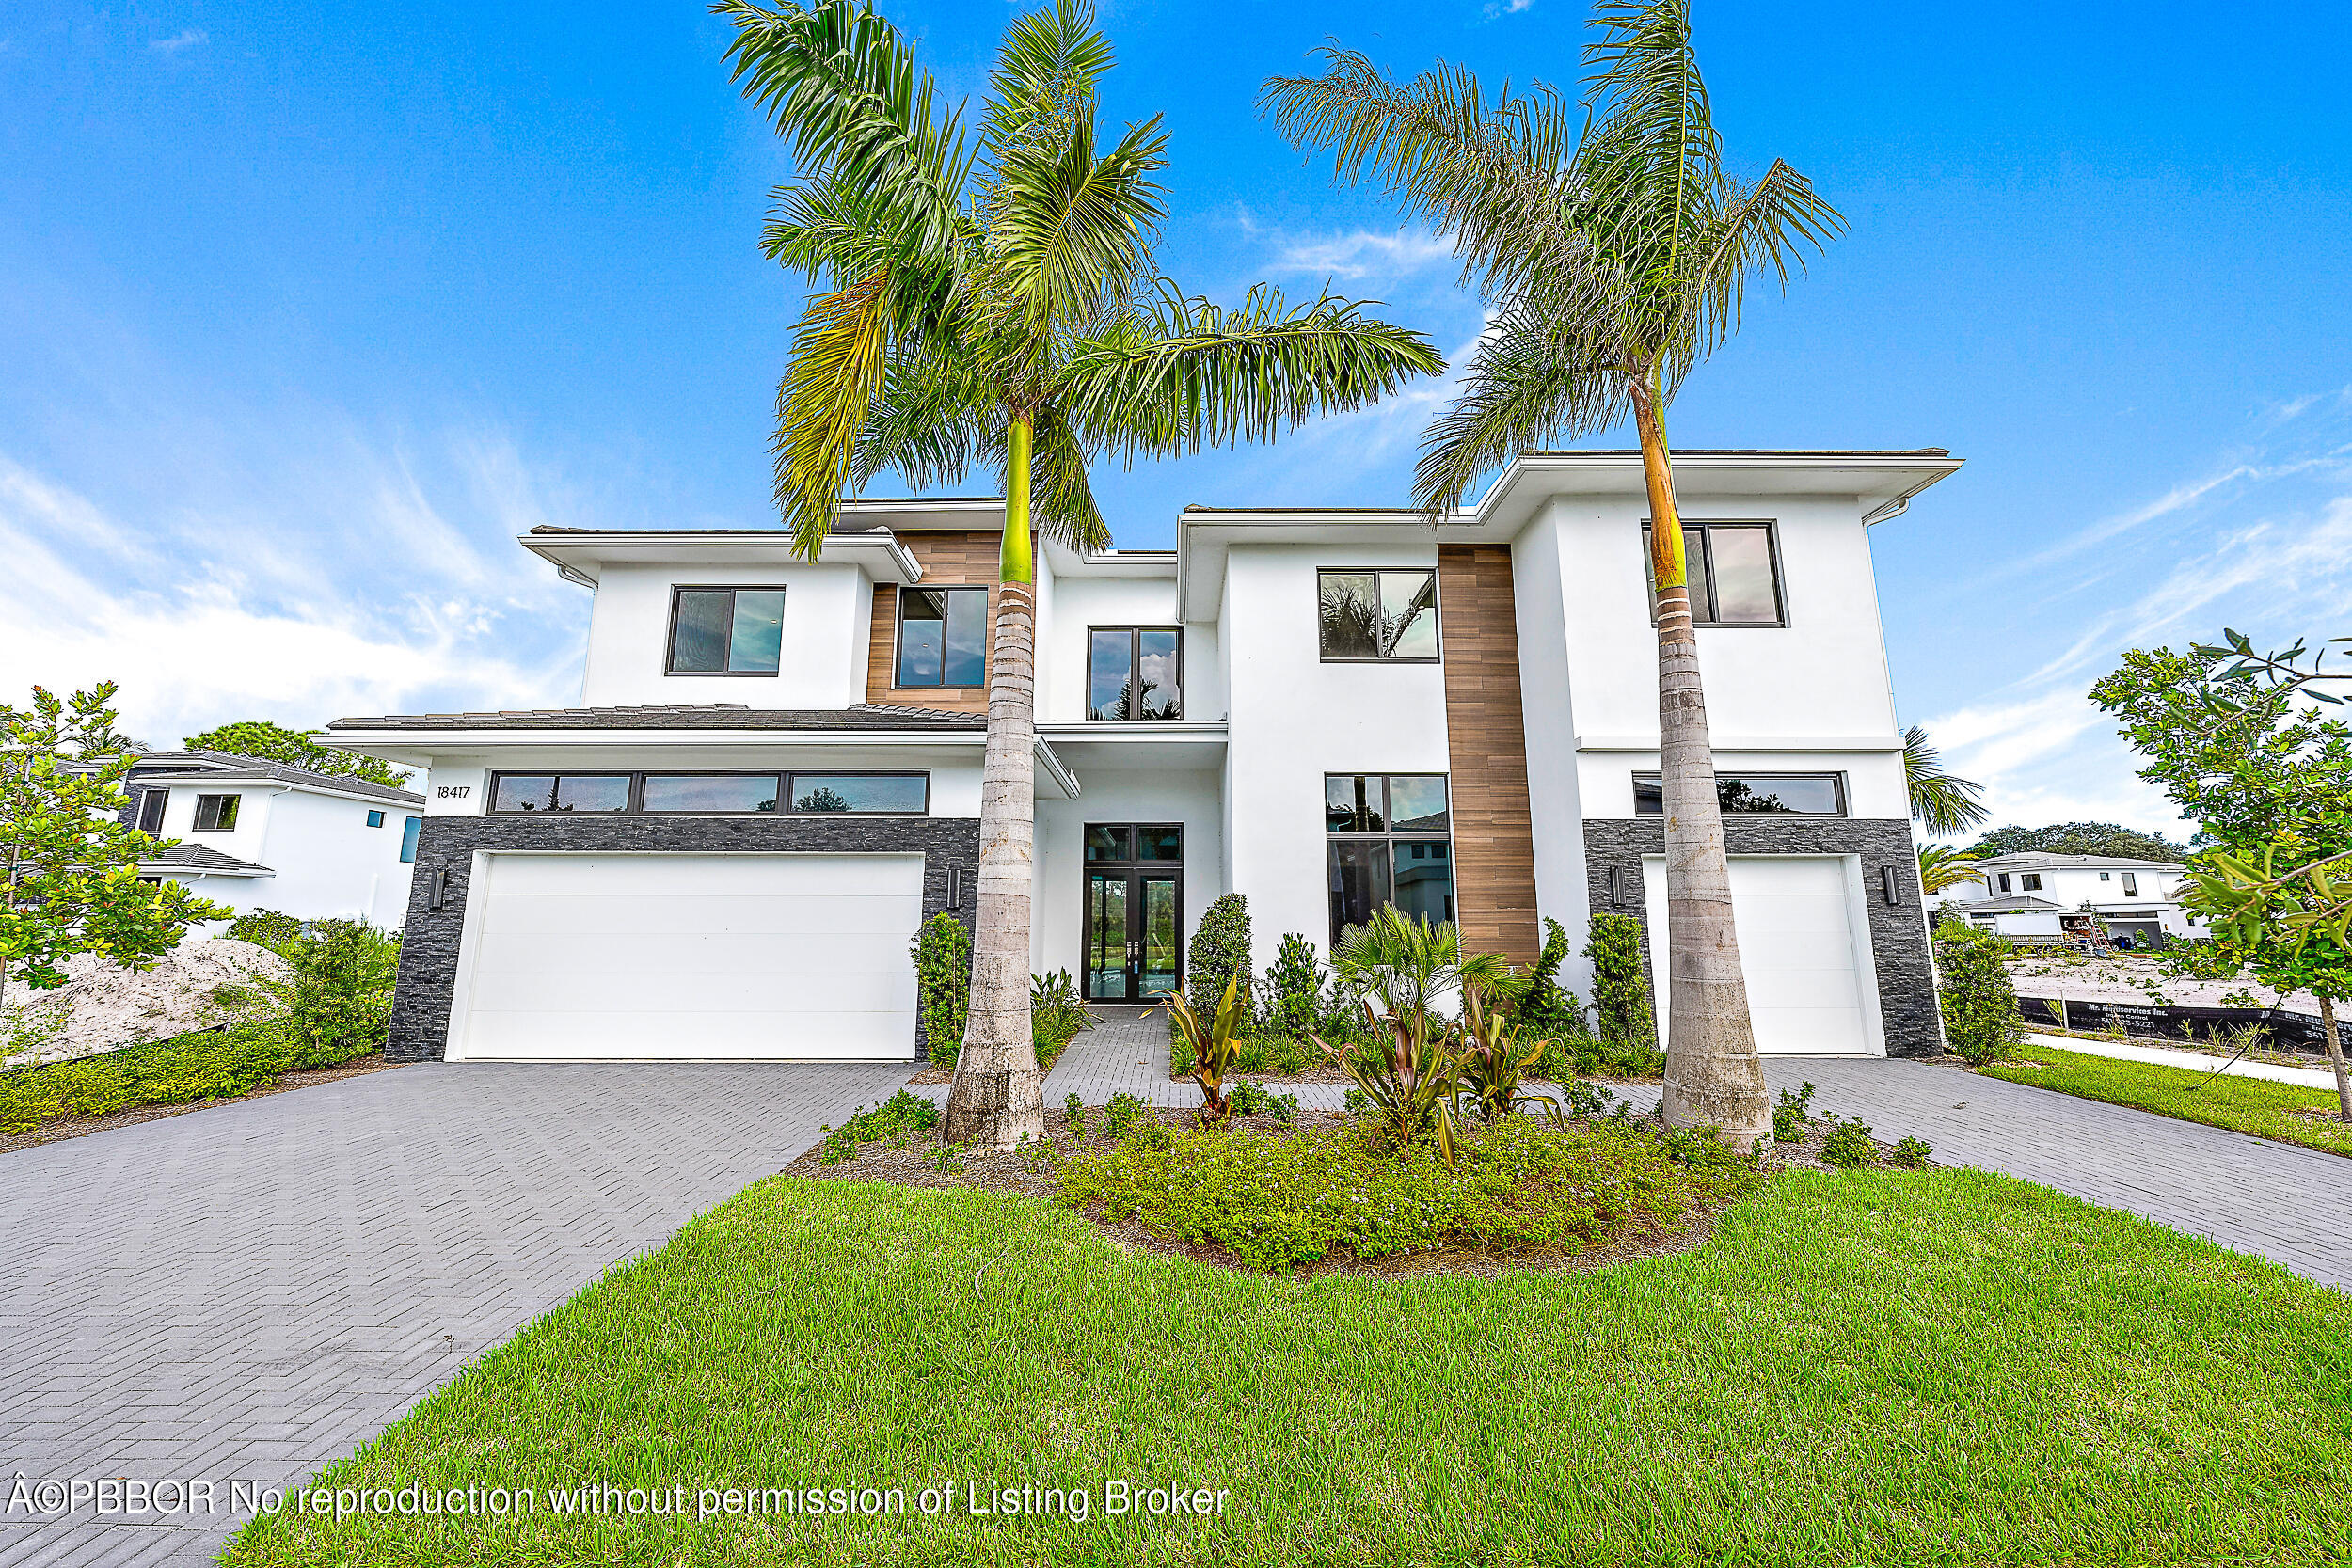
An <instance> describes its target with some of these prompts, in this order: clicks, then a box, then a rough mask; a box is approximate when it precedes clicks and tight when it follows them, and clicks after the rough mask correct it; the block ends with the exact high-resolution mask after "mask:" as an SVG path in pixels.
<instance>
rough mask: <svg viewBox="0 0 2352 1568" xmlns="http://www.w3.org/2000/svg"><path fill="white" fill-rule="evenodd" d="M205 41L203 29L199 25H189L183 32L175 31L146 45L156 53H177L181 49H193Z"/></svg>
mask: <svg viewBox="0 0 2352 1568" xmlns="http://www.w3.org/2000/svg"><path fill="white" fill-rule="evenodd" d="M205 41H206V40H205V36H204V30H203V29H202V28H201V27H190V28H189V29H187V30H186V31H185V32H183V33H175V34H173V35H172V36H171V37H169V38H167V39H156V40H153V41H152V42H151V43H149V44H148V46H147V47H148V48H150V49H151V50H153V51H154V52H155V53H156V54H158V55H177V54H179V53H180V52H181V51H182V50H185V49H194V48H196V47H197V46H198V45H199V44H201V43H203V42H205Z"/></svg>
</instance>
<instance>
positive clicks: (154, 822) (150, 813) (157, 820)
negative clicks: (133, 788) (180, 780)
mask: <svg viewBox="0 0 2352 1568" xmlns="http://www.w3.org/2000/svg"><path fill="white" fill-rule="evenodd" d="M169 800H171V791H170V790H168V789H143V790H141V791H140V792H139V832H143V833H145V834H146V835H147V836H148V837H150V838H161V837H163V836H164V807H165V805H166V804H167V802H168V801H169Z"/></svg>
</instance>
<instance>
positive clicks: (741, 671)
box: [670, 588, 784, 675]
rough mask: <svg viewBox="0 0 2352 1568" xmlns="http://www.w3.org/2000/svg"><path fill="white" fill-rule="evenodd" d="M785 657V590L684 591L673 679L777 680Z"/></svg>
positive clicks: (676, 614)
mask: <svg viewBox="0 0 2352 1568" xmlns="http://www.w3.org/2000/svg"><path fill="white" fill-rule="evenodd" d="M783 654H784V590H783V589H781V588H680V589H677V590H675V593H674V594H673V597H672V601H671V609H670V673H671V674H673V675H772V674H774V673H776V667H777V665H778V664H779V663H780V662H782V659H783Z"/></svg>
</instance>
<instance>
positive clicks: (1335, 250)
mask: <svg viewBox="0 0 2352 1568" xmlns="http://www.w3.org/2000/svg"><path fill="white" fill-rule="evenodd" d="M1234 222H1235V225H1236V226H1237V227H1238V228H1239V229H1240V230H1241V231H1242V234H1243V235H1244V236H1245V237H1246V238H1248V239H1252V240H1258V241H1261V242H1263V243H1264V244H1266V245H1268V246H1270V247H1271V250H1272V254H1271V255H1270V256H1269V257H1268V258H1267V259H1266V261H1265V263H1264V265H1265V270H1267V271H1269V272H1276V273H1305V274H1309V275H1311V276H1314V277H1329V278H1335V279H1344V280H1346V281H1348V282H1360V281H1362V280H1363V279H1366V278H1374V279H1379V280H1383V281H1386V282H1399V281H1402V280H1404V279H1406V278H1407V277H1415V276H1417V275H1419V274H1422V273H1424V272H1426V271H1428V270H1429V268H1430V267H1431V266H1433V265H1434V264H1436V263H1438V262H1447V263H1451V262H1452V261H1453V259H1454V247H1453V246H1452V245H1448V244H1447V243H1446V242H1445V241H1443V240H1440V239H1438V237H1437V236H1436V235H1435V234H1432V233H1430V232H1429V231H1428V230H1420V229H1398V230H1391V231H1389V232H1385V233H1383V232H1378V231H1375V230H1370V229H1357V230H1348V231H1346V232H1343V233H1320V234H1299V233H1294V232H1292V231H1291V230H1284V229H1278V228H1271V227H1268V226H1265V225H1262V224H1260V223H1258V222H1257V221H1256V220H1255V219H1254V218H1252V217H1251V216H1250V214H1249V211H1248V208H1246V207H1237V208H1235V209H1234Z"/></svg>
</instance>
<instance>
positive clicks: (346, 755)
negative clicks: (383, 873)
mask: <svg viewBox="0 0 2352 1568" xmlns="http://www.w3.org/2000/svg"><path fill="white" fill-rule="evenodd" d="M180 744H182V745H183V746H185V747H186V748H187V749H188V750H189V751H191V752H236V753H237V754H238V755H239V756H246V757H260V758H261V759H262V760H263V761H264V762H282V763H284V764H285V765H286V766H287V767H289V768H309V769H310V771H311V772H313V773H334V774H338V775H340V776H342V777H343V778H347V779H365V780H367V781H368V782H369V783H370V784H386V785H389V786H390V787H391V788H393V789H405V788H407V787H408V776H407V775H406V774H405V773H403V772H401V771H400V770H399V769H398V768H394V767H393V766H392V765H391V764H390V763H389V762H382V761H379V760H377V759H376V758H374V757H356V756H353V755H352V754H351V753H350V752H330V751H328V750H327V749H326V747H324V746H315V745H312V744H311V742H310V736H307V735H304V734H303V733H302V732H301V731H299V730H290V729H287V728H285V727H284V726H283V725H279V724H273V723H271V722H270V721H268V720H266V719H248V720H246V721H244V722H243V723H237V724H221V725H218V726H216V727H215V728H213V729H209V730H206V731H205V732H204V733H203V734H202V735H192V736H188V737H187V738H186V739H184V740H183V741H182V742H181V743H180Z"/></svg>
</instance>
